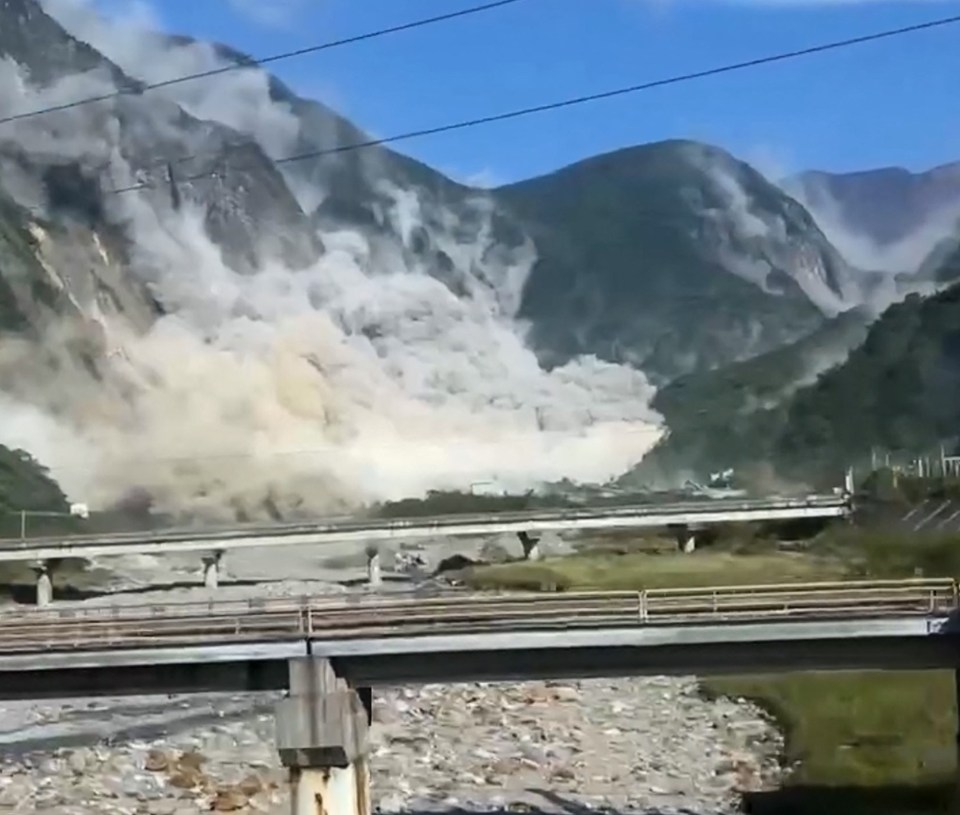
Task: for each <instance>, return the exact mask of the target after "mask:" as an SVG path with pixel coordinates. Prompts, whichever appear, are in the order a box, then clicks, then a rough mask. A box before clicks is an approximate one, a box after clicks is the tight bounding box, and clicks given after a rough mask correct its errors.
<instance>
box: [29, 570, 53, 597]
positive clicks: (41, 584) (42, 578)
mask: <svg viewBox="0 0 960 815" xmlns="http://www.w3.org/2000/svg"><path fill="white" fill-rule="evenodd" d="M33 571H34V574H36V576H37V607H38V608H42V607H44V606H49V605H50V604H51V603H52V602H53V564H52V563H51V562H50V561H49V560H44V561H41V562H40V563H38V564H37V565H35V566H34V567H33Z"/></svg>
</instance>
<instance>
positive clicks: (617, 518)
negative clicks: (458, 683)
mask: <svg viewBox="0 0 960 815" xmlns="http://www.w3.org/2000/svg"><path fill="white" fill-rule="evenodd" d="M849 511H850V499H849V497H847V496H842V495H839V496H838V495H819V496H817V495H814V496H808V497H806V498H797V499H793V498H784V499H762V500H742V499H736V500H730V499H717V500H712V501H690V502H680V503H676V504H642V505H635V506H621V507H583V508H578V509H549V510H535V511H523V512H502V513H487V514H483V515H442V516H435V517H428V518H387V519H384V518H380V519H376V518H374V519H369V518H337V519H329V520H326V521H321V522H313V523H296V524H268V525H264V524H259V525H257V524H247V525H244V526H234V527H229V528H221V529H207V530H203V529H166V530H158V531H155V532H136V533H117V534H111V535H73V536H69V537H65V538H28V539H26V540H14V539H7V540H0V561H2V560H50V559H54V558H63V557H102V556H105V555H123V554H163V553H172V552H193V551H201V550H223V551H226V550H229V549H238V548H250V547H258V546H280V545H297V544H319V543H344V542H375V541H384V540H412V539H417V538H427V537H435V536H448V537H452V536H459V537H469V536H476V535H490V534H504V533H511V532H528V533H534V534H536V533H542V532H550V531H557V532H559V531H565V530H581V531H588V530H601V529H630V528H651V527H661V526H670V525H697V524H716V523H740V522H751V521H775V520H794V519H800V518H834V517H841V516H844V515H846V514H848V513H849Z"/></svg>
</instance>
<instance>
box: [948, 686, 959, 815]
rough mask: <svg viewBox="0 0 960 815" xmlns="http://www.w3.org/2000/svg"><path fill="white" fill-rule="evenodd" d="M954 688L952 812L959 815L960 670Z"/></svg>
mask: <svg viewBox="0 0 960 815" xmlns="http://www.w3.org/2000/svg"><path fill="white" fill-rule="evenodd" d="M953 686H954V704H955V706H956V713H955V714H954V715H955V716H956V717H957V719H956V722H955V724H956V728H957V730H956V736H955V739H956V741H955V750H956V752H955V766H954V785H953V801H952V802H951V809H950V811H951V812H952V813H954V815H957V814H958V813H960V670H954V672H953Z"/></svg>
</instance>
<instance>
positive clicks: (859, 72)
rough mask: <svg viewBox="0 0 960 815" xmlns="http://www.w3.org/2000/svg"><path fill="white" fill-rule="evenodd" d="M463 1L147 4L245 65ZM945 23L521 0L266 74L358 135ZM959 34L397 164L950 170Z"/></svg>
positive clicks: (614, 108)
mask: <svg viewBox="0 0 960 815" xmlns="http://www.w3.org/2000/svg"><path fill="white" fill-rule="evenodd" d="M478 2H479V0H193V2H185V0H151V6H152V7H153V9H154V11H155V12H156V14H157V15H158V17H159V18H160V19H161V20H162V22H163V24H164V26H165V27H166V28H168V29H169V30H172V31H178V32H183V33H188V34H192V35H194V36H198V37H203V38H214V39H220V40H222V41H226V42H228V43H230V44H231V45H234V46H236V47H238V48H240V49H242V50H245V51H247V52H248V53H251V54H253V55H256V56H263V55H267V54H271V53H275V52H279V51H285V50H290V49H293V48H298V47H303V46H307V45H310V44H314V43H317V42H322V41H324V40H328V39H334V38H338V37H342V36H349V35H351V34H356V33H361V32H364V31H367V30H371V29H375V28H380V27H383V26H389V25H395V24H398V23H403V22H407V21H410V20H414V19H417V18H419V17H426V16H431V15H434V14H439V13H444V12H446V11H450V10H453V9H456V8H463V7H466V6H471V5H476V4H477V3H478ZM958 13H960V2H955V0H903V1H902V2H897V1H896V0H848V1H846V2H845V1H844V0H809V1H808V2H804V0H729V1H727V0H523V2H520V3H518V4H515V5H513V6H507V7H505V8H503V9H499V10H495V11H491V12H487V13H485V14H481V15H477V16H472V17H468V18H464V19H461V20H457V21H453V22H448V23H441V24H438V25H436V26H430V27H426V28H423V29H420V30H417V31H411V32H405V33H400V34H396V35H391V36H389V37H386V38H382V39H377V40H373V41H370V42H366V43H361V44H358V45H353V46H347V47H345V48H341V49H335V50H333V51H328V52H325V53H322V54H318V55H311V56H307V57H302V58H299V59H294V60H290V61H288V62H282V63H278V64H276V65H275V66H273V70H274V71H275V72H276V73H277V74H279V75H280V76H281V77H282V78H283V79H284V80H286V81H287V82H288V83H289V84H291V85H292V86H293V87H294V88H295V89H297V90H298V91H299V92H301V93H303V94H304V95H308V96H314V97H317V98H321V99H323V100H324V101H326V102H327V103H329V104H330V105H332V106H333V107H335V108H337V109H338V110H339V111H340V112H342V113H344V114H345V115H347V116H348V117H350V118H351V119H353V120H354V121H355V122H356V123H357V124H359V125H360V126H361V127H363V128H365V129H367V130H368V131H369V132H372V133H373V134H375V135H389V134H392V133H396V132H401V131H405V130H410V129H416V128H420V127H426V126H431V125H435V124H442V123H444V122H447V121H452V120H457V119H461V118H469V117H474V116H478V115H484V114H488V113H496V112H498V111H501V110H506V109H510V108H515V107H522V106H527V105H531V104H538V103H541V102H545V101H550V100H554V99H560V98H563V97H567V96H573V95H578V94H585V93H591V92H594V91H598V90H603V89H606V88H611V87H617V86H621V85H627V84H632V83H636V82H642V81H645V80H650V79H656V78H658V77H665V76H669V75H671V74H675V73H683V72H687V71H691V70H698V69H702V68H708V67H711V66H714V65H718V64H722V63H725V62H731V61H738V60H742V59H746V58H751V57H754V56H761V55H764V54H767V53H773V52H777V51H783V50H790V49H794V48H800V47H804V46H806V45H810V44H815V43H818V42H823V41H827V40H833V39H842V38H845V37H850V36H857V35H859V34H864V33H869V32H872V31H876V30H881V29H885V28H892V27H897V26H901V25H909V24H913V23H917V22H921V21H924V20H929V19H933V18H935V17H941V16H949V15H950V14H958ZM958 77H960V25H955V26H952V27H947V28H944V29H940V30H935V31H930V32H925V33H920V34H912V35H909V36H906V37H903V38H900V39H898V40H888V41H885V42H880V43H874V44H868V45H861V46H857V47H854V48H850V49H848V50H845V51H842V52H834V53H829V54H825V55H821V56H815V57H808V58H804V59H801V60H797V61H795V62H792V63H788V64H780V65H777V66H772V67H764V68H759V69H755V70H750V71H744V72H742V73H739V74H734V75H726V76H723V77H716V78H711V79H704V80H698V81H695V82H691V83H689V84H687V85H681V86H673V87H668V88H662V89H658V90H654V91H649V92H645V93H641V94H638V95H635V96H628V97H624V98H619V99H614V100H610V101H605V102H598V103H593V104H590V105H587V106H584V107H580V108H574V109H568V110H563V111H558V112H551V113H547V114H543V115H539V116H535V117H531V118H528V119H525V120H520V121H513V122H507V123H500V124H493V125H489V126H484V127H480V128H476V129H474V130H471V131H466V132H459V133H452V134H446V135H439V136H433V137H427V138H424V139H421V140H417V141H412V142H408V143H406V144H404V145H403V146H402V147H401V148H400V149H402V150H404V151H405V152H408V153H410V154H412V155H414V156H416V157H417V158H420V159H422V160H423V161H426V162H428V163H429V164H431V165H433V166H435V167H437V168H439V169H442V170H445V171H446V172H448V173H451V174H453V175H455V176H457V177H459V178H461V179H463V178H467V177H479V178H481V179H485V180H487V181H512V180H517V179H520V178H524V177H528V176H532V175H537V174H541V173H544V172H548V171H550V170H552V169H555V168H557V167H559V166H562V165H565V164H568V163H570V162H573V161H576V160H578V159H580V158H583V157H586V156H589V155H592V154H595V153H599V152H604V151H607V150H612V149H616V148H619V147H623V146H627V145H632V144H637V143H642V142H647V141H654V140H658V139H664V138H672V137H689V138H695V139H701V140H704V141H709V142H712V143H715V144H718V145H720V146H722V147H725V148H727V149H729V150H731V151H732V152H734V153H736V154H738V155H739V156H741V157H743V158H746V159H747V160H750V161H753V162H754V163H756V164H758V166H760V167H761V168H762V169H765V170H767V171H772V172H792V171H795V170H797V169H806V168H817V169H829V170H838V171H843V170H854V169H862V168H868V167H875V166H887V165H894V164H898V165H904V166H907V167H910V168H912V169H924V168H926V167H929V166H932V165H935V164H938V163H943V162H947V161H954V160H960V104H958V102H960V82H958Z"/></svg>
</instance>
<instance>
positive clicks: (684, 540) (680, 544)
mask: <svg viewBox="0 0 960 815" xmlns="http://www.w3.org/2000/svg"><path fill="white" fill-rule="evenodd" d="M672 529H673V534H674V535H675V536H676V538H677V548H678V549H679V550H680V551H681V552H683V553H684V554H687V555H689V554H692V553H693V552H696V551H697V533H696V532H695V531H694V530H693V529H691V528H690V527H689V526H684V525H678V526H674V527H672Z"/></svg>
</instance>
